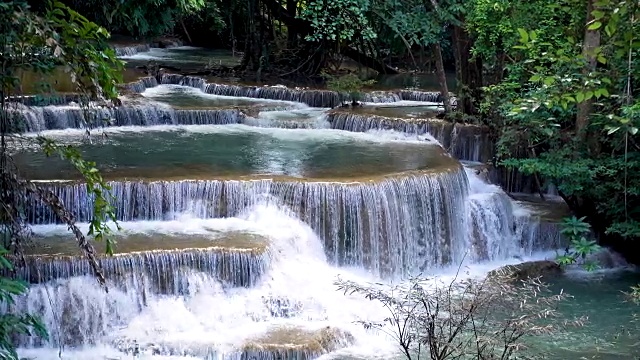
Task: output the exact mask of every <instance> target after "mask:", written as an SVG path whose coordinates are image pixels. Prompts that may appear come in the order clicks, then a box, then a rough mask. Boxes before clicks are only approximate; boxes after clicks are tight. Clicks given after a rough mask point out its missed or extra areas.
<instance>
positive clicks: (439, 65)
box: [431, 43, 451, 114]
mask: <svg viewBox="0 0 640 360" xmlns="http://www.w3.org/2000/svg"><path fill="white" fill-rule="evenodd" d="M431 49H432V50H433V58H434V60H435V62H436V76H437V78H438V84H439V85H440V95H441V96H442V102H443V104H444V112H445V113H446V114H448V113H450V112H451V99H450V98H449V87H448V86H447V74H446V73H445V72H444V62H443V61H442V48H441V47H440V44H439V43H434V44H431Z"/></svg>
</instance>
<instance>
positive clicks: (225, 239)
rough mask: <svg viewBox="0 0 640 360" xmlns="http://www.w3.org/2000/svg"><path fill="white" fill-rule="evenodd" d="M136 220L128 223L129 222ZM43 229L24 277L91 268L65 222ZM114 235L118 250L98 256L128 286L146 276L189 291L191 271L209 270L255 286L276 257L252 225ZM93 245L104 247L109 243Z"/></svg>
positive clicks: (38, 278)
mask: <svg viewBox="0 0 640 360" xmlns="http://www.w3.org/2000/svg"><path fill="white" fill-rule="evenodd" d="M132 225H133V224H127V223H123V226H124V227H125V228H126V227H131V226H132ZM155 226H156V228H162V227H163V226H162V225H161V224H156V225H155ZM165 227H166V225H165ZM43 228H44V229H43ZM43 230H44V231H45V233H44V234H43V233H36V235H35V236H34V238H33V240H32V241H31V242H30V243H29V244H28V246H26V248H25V253H26V257H25V261H26V266H25V267H23V268H21V269H20V270H19V272H18V276H19V277H20V278H23V279H25V280H27V281H30V282H33V283H42V282H47V281H50V280H56V279H66V278H71V277H76V276H85V275H87V274H91V272H92V270H91V267H90V266H89V264H88V262H87V261H86V260H85V259H84V257H83V255H81V254H79V253H78V250H77V244H76V243H75V241H74V239H73V238H72V237H71V236H70V235H69V234H68V233H65V232H64V230H65V229H64V228H63V226H45V227H43V226H40V227H36V228H35V231H36V232H37V231H43ZM114 240H116V241H117V248H116V254H114V255H113V256H100V257H99V258H98V263H99V264H100V265H101V268H102V269H103V270H104V273H105V276H106V278H107V279H109V280H110V281H114V280H119V281H116V282H115V284H116V286H119V287H124V288H125V289H126V288H127V286H133V285H132V283H131V282H132V281H133V282H135V281H146V282H148V283H149V284H150V285H151V286H150V290H151V291H154V292H159V293H167V294H179V293H184V292H188V282H187V280H186V277H187V275H188V273H189V271H199V272H202V273H206V274H209V275H210V276H213V277H215V278H216V279H218V280H220V281H224V282H226V283H229V284H232V285H234V286H251V285H253V284H255V282H256V281H257V280H258V279H259V277H260V275H261V274H262V273H264V272H265V270H266V268H267V266H268V264H269V258H270V255H269V239H268V238H267V237H265V236H261V235H259V234H255V233H251V232H246V231H226V232H222V231H212V230H210V231H204V230H202V231H198V232H196V233H189V232H181V233H180V232H178V233H167V232H164V233H163V232H157V231H153V230H151V231H148V232H146V233H136V232H131V231H125V232H124V233H118V234H116V235H115V236H114ZM93 245H94V246H95V247H96V248H98V249H99V248H101V247H103V246H104V244H101V243H94V244H93ZM130 290H133V289H130Z"/></svg>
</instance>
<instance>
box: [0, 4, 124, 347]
mask: <svg viewBox="0 0 640 360" xmlns="http://www.w3.org/2000/svg"><path fill="white" fill-rule="evenodd" d="M0 27H1V28H2V31H1V32H2V37H0V39H1V40H0V41H1V43H0V48H1V49H2V50H1V51H0V64H1V66H2V72H1V73H0V271H1V272H2V274H4V275H7V274H10V273H11V271H12V270H13V268H14V265H15V264H14V263H15V262H21V261H22V255H23V246H24V245H25V243H26V242H27V241H28V239H29V235H30V232H29V230H30V229H29V227H28V225H27V224H26V221H25V214H24V213H23V211H24V209H25V208H26V207H27V206H26V205H27V204H28V203H30V202H42V203H44V204H45V205H46V206H48V207H49V208H51V209H52V210H53V212H54V213H55V214H56V215H57V217H58V218H59V220H60V221H61V223H63V224H66V225H67V226H68V228H69V230H70V232H72V234H73V236H74V237H75V239H76V241H77V243H78V246H79V247H80V249H81V250H82V251H83V252H84V254H85V255H86V257H87V258H88V260H89V262H90V264H91V265H92V267H93V270H94V272H95V274H96V276H97V278H98V281H100V282H101V283H102V284H104V282H105V279H104V277H103V276H102V272H101V269H100V267H99V265H98V263H97V260H96V254H95V251H94V249H93V246H92V245H91V244H90V243H89V242H88V240H87V236H92V237H93V238H95V239H97V240H105V243H106V250H107V252H109V253H111V252H112V251H113V243H112V242H111V241H110V239H109V236H108V235H109V233H110V227H109V226H108V225H107V224H106V221H107V220H110V219H114V218H115V217H114V213H113V208H112V207H111V205H110V203H109V199H108V195H107V193H106V192H105V191H104V190H105V189H107V185H106V183H105V182H104V180H103V178H102V176H101V175H100V173H99V172H98V170H97V168H96V164H94V163H92V162H88V161H85V160H84V159H82V157H81V156H80V153H79V152H78V151H77V150H76V149H75V148H73V147H71V146H68V145H60V144H57V143H55V142H53V141H51V140H50V139H47V138H45V137H42V136H38V137H35V138H34V137H23V136H21V135H18V134H16V133H15V131H14V130H16V129H20V127H21V125H20V123H21V121H22V117H21V104H20V103H19V97H17V96H19V95H22V94H21V89H22V87H23V85H29V84H22V78H23V75H24V74H26V73H36V74H39V75H44V74H47V73H51V72H53V71H54V70H56V69H60V68H62V69H63V70H64V71H65V72H66V74H67V75H68V76H69V77H70V78H71V80H72V82H73V83H74V84H75V92H76V93H77V94H78V95H79V97H78V100H79V101H80V104H81V105H82V106H83V108H84V109H87V108H88V106H95V105H96V104H98V103H102V104H107V103H108V102H109V101H110V100H112V99H115V98H116V96H117V91H116V83H117V82H118V81H119V78H118V76H119V75H118V70H119V69H120V68H121V66H122V64H121V62H119V61H118V60H117V59H116V57H115V52H114V51H113V50H111V49H109V48H108V47H107V44H106V40H107V39H108V38H109V33H108V32H107V31H106V30H105V29H104V28H102V27H99V26H98V25H96V24H95V23H92V22H90V21H88V20H87V19H86V18H85V17H83V16H82V15H80V14H79V13H77V12H76V11H74V10H72V9H70V8H68V7H67V6H65V5H64V4H62V3H60V2H58V1H51V2H49V3H47V6H46V8H44V9H40V10H39V12H38V13H36V12H34V11H32V9H30V8H29V6H28V5H27V4H26V3H25V2H24V1H9V2H2V3H0ZM40 85H41V86H42V88H41V89H40V94H41V95H40V100H41V101H44V102H46V101H49V100H47V98H51V97H52V96H56V94H53V93H52V92H51V90H50V89H51V84H48V83H46V82H44V83H43V84H40ZM87 114H89V112H87ZM87 118H89V117H87ZM95 120H96V121H98V120H100V119H95ZM16 146H38V147H40V148H41V149H42V151H44V152H45V153H46V154H47V155H48V156H60V157H62V158H64V159H67V160H68V161H69V162H70V163H71V164H72V165H74V167H75V168H76V169H77V171H79V172H80V173H81V174H82V175H83V177H84V179H85V180H86V186H87V189H88V191H89V192H90V193H91V194H92V195H93V198H94V200H95V204H94V211H95V215H94V218H93V219H92V221H91V222H90V224H89V233H88V234H87V235H85V234H84V233H83V232H82V231H81V230H80V229H79V228H78V227H77V226H76V225H75V220H74V215H73V213H72V212H71V211H70V210H69V209H67V208H65V206H64V204H62V202H61V201H60V199H58V197H57V196H56V195H55V194H53V193H52V192H51V191H49V190H47V188H45V187H43V186H42V185H40V184H37V183H34V182H31V181H29V180H27V179H24V178H22V177H21V173H20V166H19V165H18V164H17V163H16V162H14V159H13V158H12V150H13V149H15V147H16ZM26 291H27V287H26V284H25V283H23V282H21V281H16V280H12V279H10V278H6V277H0V305H1V306H2V308H3V309H10V308H11V305H12V304H13V301H14V298H15V297H16V296H18V295H22V294H24V293H25V292H26ZM17 334H28V335H33V336H37V335H40V336H46V331H45V329H44V328H43V327H42V324H41V323H40V322H39V321H38V320H37V319H36V318H34V317H32V316H31V315H29V314H18V315H16V314H12V313H10V312H4V311H3V313H2V314H0V359H17V354H16V352H15V348H14V346H13V340H15V335H17Z"/></svg>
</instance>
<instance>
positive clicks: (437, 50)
mask: <svg viewBox="0 0 640 360" xmlns="http://www.w3.org/2000/svg"><path fill="white" fill-rule="evenodd" d="M429 4H431V6H432V7H433V11H434V12H436V14H434V15H435V16H437V11H438V9H439V5H438V2H437V1H436V0H429V3H427V2H425V3H424V8H425V10H426V11H427V12H429V10H430V9H429ZM431 52H432V53H433V60H434V62H435V63H436V77H437V78H438V84H439V85H440V95H441V96H442V102H443V105H444V112H445V114H448V113H450V112H451V99H450V98H449V87H448V86H447V74H446V73H445V72H444V61H443V60H442V47H441V46H440V43H438V42H437V40H436V42H434V43H433V44H431Z"/></svg>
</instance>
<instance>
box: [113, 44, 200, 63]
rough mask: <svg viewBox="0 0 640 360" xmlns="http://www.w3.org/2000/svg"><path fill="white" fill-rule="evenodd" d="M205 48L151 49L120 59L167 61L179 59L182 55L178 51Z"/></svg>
mask: <svg viewBox="0 0 640 360" xmlns="http://www.w3.org/2000/svg"><path fill="white" fill-rule="evenodd" d="M203 49H204V48H199V47H193V46H176V47H171V48H169V49H162V48H150V49H149V51H143V52H138V53H136V54H133V55H123V56H119V58H120V59H126V60H166V59H171V58H175V57H178V56H179V55H180V54H179V53H176V50H178V51H181V50H182V51H185V50H203Z"/></svg>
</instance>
